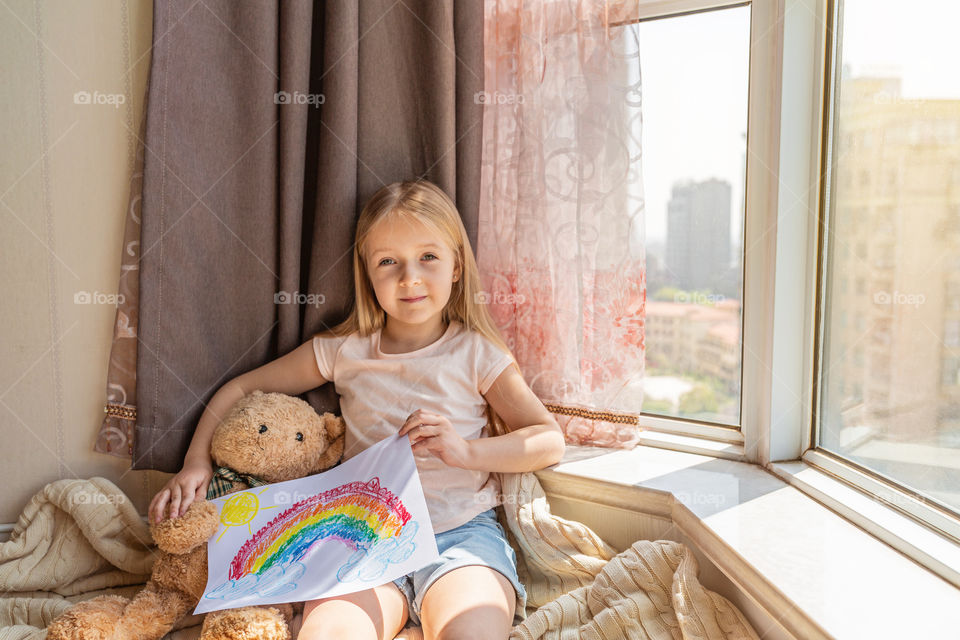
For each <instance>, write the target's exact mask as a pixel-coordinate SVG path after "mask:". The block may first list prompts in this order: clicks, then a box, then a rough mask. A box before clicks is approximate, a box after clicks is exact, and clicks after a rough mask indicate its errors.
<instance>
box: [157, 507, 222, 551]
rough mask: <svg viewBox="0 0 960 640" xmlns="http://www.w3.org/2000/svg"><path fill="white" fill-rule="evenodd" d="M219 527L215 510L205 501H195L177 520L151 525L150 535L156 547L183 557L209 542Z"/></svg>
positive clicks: (172, 519) (218, 519)
mask: <svg viewBox="0 0 960 640" xmlns="http://www.w3.org/2000/svg"><path fill="white" fill-rule="evenodd" d="M219 526H220V517H219V514H218V513H217V508H216V507H215V506H213V504H212V503H210V502H207V501H206V500H197V501H196V502H193V503H191V504H190V506H189V507H188V508H187V512H186V513H184V514H183V515H182V516H180V517H179V518H166V519H165V520H163V521H162V522H159V523H152V524H151V525H150V533H151V535H153V541H154V542H156V543H157V546H158V547H160V548H161V549H163V550H164V551H166V552H167V553H172V554H174V555H183V554H185V553H189V552H190V551H192V550H193V549H195V548H197V547H198V546H200V545H201V544H203V543H205V542H206V541H207V540H209V539H210V536H212V535H213V534H215V533H216V532H217V528H218V527H219Z"/></svg>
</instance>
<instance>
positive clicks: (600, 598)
mask: <svg viewBox="0 0 960 640" xmlns="http://www.w3.org/2000/svg"><path fill="white" fill-rule="evenodd" d="M501 486H502V490H503V494H504V497H505V499H504V506H503V516H504V520H505V524H506V525H507V528H508V530H509V532H510V537H511V538H512V540H511V542H512V543H513V544H514V545H515V547H516V549H517V552H518V553H517V557H518V567H517V568H518V571H519V573H520V578H521V580H522V581H523V583H524V586H525V587H526V589H527V605H528V607H527V614H528V616H527V619H526V620H525V621H524V622H523V623H522V624H519V625H517V626H516V627H514V629H513V631H512V632H511V634H510V638H511V640H514V639H518V640H519V639H522V640H533V639H541V638H542V639H544V640H547V639H550V640H553V639H556V640H567V639H570V640H574V639H580V638H583V639H588V640H601V639H605V640H613V639H615V638H616V639H630V640H634V639H637V640H645V639H651V640H661V639H664V640H666V639H669V640H757V635H756V634H755V633H754V632H753V630H752V629H751V628H750V626H749V624H748V623H747V622H746V620H745V619H744V618H743V616H742V615H741V613H740V612H739V611H738V610H737V609H736V608H735V607H734V606H733V605H731V604H730V603H729V602H728V601H727V600H725V599H724V598H722V597H721V596H719V595H717V594H715V593H712V592H710V591H707V590H706V589H704V588H703V587H702V586H701V585H700V583H699V581H698V580H697V564H696V559H695V558H694V556H693V554H692V553H690V551H689V550H688V549H687V548H686V547H684V546H683V545H682V544H679V543H675V542H668V541H657V542H650V541H638V542H636V543H635V544H634V545H633V546H631V547H630V548H629V549H627V550H626V551H624V552H623V553H620V554H619V555H618V554H617V552H616V550H614V549H612V548H611V547H610V546H609V545H607V544H606V543H605V542H604V541H603V540H601V539H600V538H599V537H598V536H597V535H596V534H595V533H594V532H593V531H591V530H590V529H589V528H588V527H586V526H585V525H583V524H580V523H577V522H571V521H568V520H564V519H562V518H558V517H556V516H554V515H553V514H551V513H550V507H549V504H548V503H547V500H546V496H545V495H544V493H543V490H542V488H541V487H540V483H539V482H538V481H537V479H536V476H535V475H534V474H532V473H523V474H501ZM152 562H153V556H152V554H151V546H150V534H149V529H148V528H147V526H146V524H145V523H144V522H143V520H142V519H141V518H140V517H139V515H138V514H137V513H136V510H135V509H134V507H133V505H132V504H131V503H130V501H129V500H128V499H127V497H126V496H125V495H124V494H123V493H122V492H121V491H120V490H119V489H118V488H117V487H116V486H114V485H113V484H112V483H111V482H110V481H108V480H105V479H103V478H92V479H90V480H60V481H57V482H53V483H51V484H49V485H47V486H46V487H44V488H43V490H41V491H40V492H39V493H38V494H37V495H36V496H34V497H33V499H32V500H31V501H30V503H29V504H28V505H27V507H26V508H25V509H24V511H23V514H22V515H21V516H20V519H19V520H18V522H17V524H16V526H15V528H14V531H13V533H12V534H11V538H10V541H9V542H5V543H2V544H0V590H2V592H3V594H4V596H3V598H2V600H0V640H42V639H43V638H44V637H45V636H46V631H45V630H44V629H45V627H46V626H47V624H49V623H50V621H51V620H53V619H54V618H56V617H57V616H58V615H60V613H62V612H63V611H64V610H66V609H67V608H68V607H69V606H70V605H71V604H72V603H73V602H76V601H79V600H83V599H86V598H89V597H93V596H94V595H100V594H102V593H120V594H122V595H127V596H131V595H133V593H135V592H136V591H138V590H139V589H140V585H141V584H142V583H143V582H145V581H146V579H147V577H148V574H149V571H150V567H151V566H152ZM200 621H201V617H200V616H190V617H188V618H187V619H186V620H184V621H182V622H181V624H180V625H178V627H179V629H178V630H176V631H174V632H172V633H171V634H169V635H168V636H167V637H168V638H169V639H170V640H188V639H192V638H196V637H197V635H198V634H199V622H200ZM298 627H299V619H296V620H294V629H295V630H296V628H298ZM402 637H406V636H402Z"/></svg>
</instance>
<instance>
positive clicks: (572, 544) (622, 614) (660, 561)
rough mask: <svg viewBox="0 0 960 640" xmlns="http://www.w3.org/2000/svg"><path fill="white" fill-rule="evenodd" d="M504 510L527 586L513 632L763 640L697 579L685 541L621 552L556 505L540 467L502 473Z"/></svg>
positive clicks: (553, 637) (598, 638)
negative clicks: (523, 611) (523, 610)
mask: <svg viewBox="0 0 960 640" xmlns="http://www.w3.org/2000/svg"><path fill="white" fill-rule="evenodd" d="M500 486H501V490H502V492H503V495H504V502H503V513H504V516H505V520H506V524H507V528H508V529H509V531H510V534H511V537H512V538H513V539H512V540H511V543H512V544H514V545H515V547H516V549H517V565H518V566H517V571H518V573H519V574H520V580H521V582H523V585H524V587H526V590H527V613H528V616H527V619H526V620H524V622H523V623H521V624H519V625H517V626H516V627H514V628H513V630H512V631H511V633H510V640H541V639H542V640H579V639H584V640H614V639H629V640H758V637H757V634H756V633H755V632H754V630H753V628H752V627H751V626H750V624H749V623H748V622H747V620H746V619H745V618H744V617H743V614H741V613H740V611H739V610H738V609H737V608H736V607H735V606H734V605H732V604H731V603H730V602H729V601H727V600H726V599H725V598H724V597H723V596H720V595H718V594H716V593H713V592H711V591H708V590H707V589H705V588H704V587H703V586H702V585H701V584H700V582H699V581H698V580H697V560H696V557H695V556H694V555H693V553H692V552H691V551H690V550H689V549H687V548H686V546H684V545H683V544H681V543H679V542H671V541H667V540H659V541H655V542H654V541H649V540H639V541H637V542H635V543H634V544H633V545H632V546H631V547H630V548H629V549H627V550H626V551H624V552H622V553H620V554H617V553H616V551H615V550H614V549H612V548H611V547H610V546H609V545H607V544H606V543H605V542H604V541H603V540H601V539H600V538H599V536H597V534H595V533H594V532H593V531H592V530H591V529H590V528H589V527H587V526H586V525H584V524H581V523H579V522H572V521H570V520H565V519H563V518H560V517H557V516H555V515H553V514H552V513H550V505H549V504H548V503H547V498H546V495H545V494H544V492H543V489H542V487H541V486H540V482H539V481H538V480H537V477H536V476H535V475H533V474H532V473H521V474H515V473H511V474H500Z"/></svg>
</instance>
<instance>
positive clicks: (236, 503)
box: [194, 436, 438, 613]
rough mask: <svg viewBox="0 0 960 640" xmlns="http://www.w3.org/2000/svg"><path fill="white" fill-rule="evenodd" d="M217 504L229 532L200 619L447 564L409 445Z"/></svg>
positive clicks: (210, 573) (221, 537) (382, 446)
mask: <svg viewBox="0 0 960 640" xmlns="http://www.w3.org/2000/svg"><path fill="white" fill-rule="evenodd" d="M211 502H212V503H213V504H214V505H215V506H216V507H217V511H218V512H219V514H220V529H219V530H218V531H217V533H216V534H215V535H214V536H213V538H211V539H210V541H209V542H208V543H207V552H208V554H207V586H206V589H205V590H204V592H203V596H202V597H201V598H200V603H199V604H198V605H197V608H196V609H195V610H194V613H205V612H208V611H216V610H218V609H232V608H235V607H242V606H248V605H254V604H278V603H282V602H300V601H305V600H313V599H316V598H324V597H330V596H335V595H342V594H345V593H352V592H355V591H362V590H364V589H369V588H371V587H375V586H377V585H380V584H384V583H386V582H389V581H391V580H394V579H396V578H399V577H400V576H403V575H406V574H407V573H410V572H411V571H415V570H417V569H419V568H420V567H423V566H424V565H426V564H428V563H429V562H431V561H433V560H435V559H436V558H437V556H438V553H437V545H436V540H435V539H434V534H433V527H432V526H431V524H430V517H429V514H428V512H427V505H426V502H425V501H424V498H423V489H422V487H421V486H420V477H419V476H418V475H417V468H416V464H415V462H414V459H413V452H412V450H411V449H410V441H409V439H408V438H407V437H406V436H402V437H401V436H391V437H389V438H386V439H384V440H382V441H380V442H378V443H377V444H375V445H373V446H371V447H369V448H368V449H367V450H366V451H364V452H362V453H359V454H357V455H356V456H354V457H353V458H351V459H350V460H347V461H346V462H344V463H342V464H340V465H339V466H337V467H334V468H333V469H331V470H329V471H326V472H324V473H319V474H316V475H313V476H309V477H307V478H301V479H299V480H290V481H288V482H278V483H275V484H271V485H267V486H265V487H256V488H253V489H247V490H245V491H239V492H237V493H232V494H230V495H227V496H223V497H221V498H216V499H214V500H211Z"/></svg>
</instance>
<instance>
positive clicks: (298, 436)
mask: <svg viewBox="0 0 960 640" xmlns="http://www.w3.org/2000/svg"><path fill="white" fill-rule="evenodd" d="M297 442H303V434H302V433H300V432H299V431H297Z"/></svg>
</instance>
